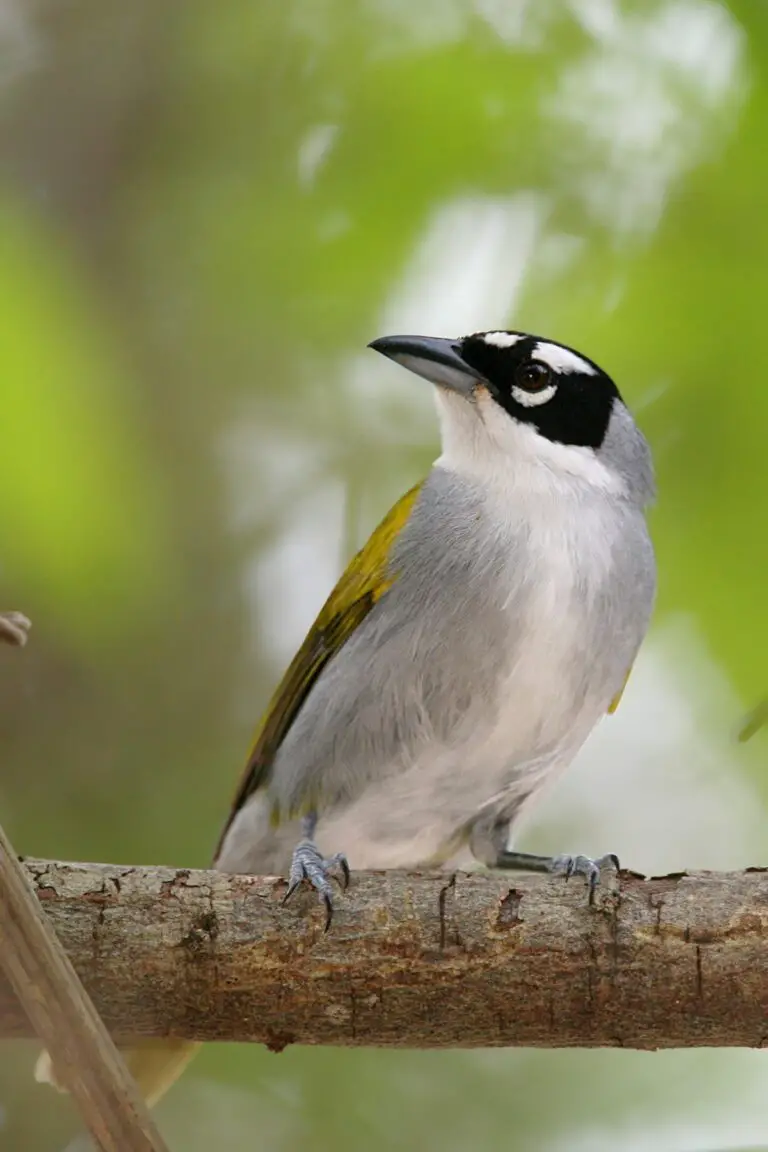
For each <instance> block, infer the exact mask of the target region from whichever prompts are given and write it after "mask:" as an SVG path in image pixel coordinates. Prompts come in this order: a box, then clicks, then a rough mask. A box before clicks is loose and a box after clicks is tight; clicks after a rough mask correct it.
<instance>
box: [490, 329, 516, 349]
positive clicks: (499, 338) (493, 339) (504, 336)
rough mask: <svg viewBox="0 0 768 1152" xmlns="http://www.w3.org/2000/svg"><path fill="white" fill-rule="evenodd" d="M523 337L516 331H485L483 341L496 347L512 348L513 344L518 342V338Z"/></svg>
mask: <svg viewBox="0 0 768 1152" xmlns="http://www.w3.org/2000/svg"><path fill="white" fill-rule="evenodd" d="M522 339H523V337H522V336H521V335H520V334H519V333H516V332H485V333H484V334H483V342H484V343H485V344H492V345H493V346H494V348H511V347H512V345H513V344H517V342H518V340H522Z"/></svg>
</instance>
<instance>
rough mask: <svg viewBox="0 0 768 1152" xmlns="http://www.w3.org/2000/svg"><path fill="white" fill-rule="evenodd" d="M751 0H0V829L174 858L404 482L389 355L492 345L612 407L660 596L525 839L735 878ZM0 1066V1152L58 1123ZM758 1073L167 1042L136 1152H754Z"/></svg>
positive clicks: (758, 377) (767, 627)
mask: <svg viewBox="0 0 768 1152" xmlns="http://www.w3.org/2000/svg"><path fill="white" fill-rule="evenodd" d="M767 80H768V5H766V4H765V3H763V2H758V0H749V2H748V0H742V2H741V3H738V2H734V3H730V4H725V3H714V2H711V0H636V2H635V3H631V2H625V3H620V2H618V0H570V2H568V3H566V2H556V0H474V2H471V0H441V2H438V0H419V2H418V3H417V2H411V3H405V2H402V0H368V2H367V3H353V2H351V0H297V2H295V3H290V4H282V5H279V4H267V3H263V2H262V3H253V2H244V0H230V2H229V3H227V4H217V5H214V4H213V3H207V4H206V3H201V2H199V0H187V2H186V3H184V4H181V3H176V4H155V3H150V2H149V0H133V2H132V3H129V4H126V3H123V4H117V3H115V2H114V0H99V2H96V0H70V2H69V3H67V4H56V3H52V2H50V0H39V2H38V3H36V4H25V3H24V2H23V0H2V2H0V82H1V87H0V317H2V320H1V321H0V331H1V332H2V337H1V338H0V382H1V383H0V397H1V398H2V408H1V411H2V417H3V423H2V427H3V433H2V446H1V447H0V510H1V516H0V523H1V524H2V536H1V537H0V601H1V603H0V606H1V607H4V608H20V609H23V610H24V611H25V612H27V613H28V614H29V615H30V616H31V617H32V619H33V621H34V631H33V639H32V642H31V644H30V645H29V647H28V648H27V649H26V650H25V651H24V652H23V653H18V652H11V651H10V650H7V651H2V652H0V683H1V684H2V693H0V740H1V741H2V753H3V769H2V774H1V777H2V778H1V779H0V815H1V817H2V821H3V823H4V824H5V826H6V827H7V828H8V831H9V832H10V834H11V835H12V837H13V839H14V842H15V843H16V845H17V847H18V848H19V850H20V851H23V852H25V853H29V854H34V855H40V856H50V857H64V858H70V859H95V860H99V859H102V860H105V859H107V860H113V861H126V862H134V863H138V862H142V863H151V862H157V863H172V864H178V865H205V864H206V863H207V862H208V859H209V856H210V852H211V850H212V847H213V845H214V843H215V840H216V837H217V833H218V829H219V825H220V823H221V821H222V820H223V818H224V816H225V813H226V810H227V806H228V803H229V799H230V796H231V794H232V791H233V788H234V786H235V782H236V780H237V777H238V775H239V772H240V768H241V765H242V762H243V759H244V756H245V752H246V749H247V746H248V742H249V739H250V735H251V732H252V730H253V728H254V725H255V723H256V720H257V718H258V715H259V712H260V710H261V708H262V706H263V705H264V704H265V702H266V700H267V698H268V695H269V693H270V690H271V688H272V686H273V685H274V683H275V680H276V678H277V677H278V676H279V674H280V672H281V670H282V667H283V666H284V664H285V662H286V661H287V659H288V658H289V657H290V656H291V654H292V652H293V650H294V648H295V647H296V645H297V644H298V643H299V641H300V640H301V638H302V636H303V634H304V631H305V629H306V628H307V626H308V625H309V624H310V622H311V620H312V618H313V615H314V613H315V611H316V610H317V608H318V607H319V605H320V604H321V602H322V601H323V599H324V598H325V596H326V594H327V592H328V591H329V589H330V587H331V585H332V583H333V580H334V578H335V577H336V575H337V574H338V573H339V571H340V568H341V565H342V564H343V562H344V559H345V558H346V557H347V556H348V555H349V553H350V552H351V550H352V549H353V548H354V547H355V546H356V545H358V544H359V543H361V542H362V540H363V539H364V538H365V535H366V533H367V532H368V531H369V530H370V529H371V528H372V527H373V525H374V524H375V522H376V520H377V518H378V517H379V516H380V515H381V514H382V513H383V512H384V511H385V510H386V508H387V507H388V506H389V505H390V503H391V502H392V501H393V500H394V499H395V498H396V497H397V496H398V495H399V494H400V493H401V492H403V491H404V490H405V489H406V488H407V487H408V486H409V485H410V484H412V483H413V482H414V481H415V480H416V479H418V478H419V477H420V476H421V475H422V474H423V473H424V472H425V470H426V469H427V468H428V466H429V464H430V462H431V460H432V459H433V458H434V457H435V455H436V454H437V440H436V425H435V421H434V418H433V412H432V403H431V397H430V394H429V386H428V385H426V384H424V383H423V382H419V381H418V380H417V379H416V378H415V377H409V376H408V375H407V374H406V373H404V372H402V371H399V370H397V369H395V368H394V367H393V366H391V365H388V364H386V362H385V361H383V360H382V359H381V358H379V357H376V356H375V355H374V354H373V353H370V352H367V351H366V350H365V345H366V343H367V342H368V341H369V340H370V339H372V338H373V337H375V336H377V335H383V334H385V333H387V332H392V331H397V330H404V331H422V332H428V333H432V334H435V335H458V334H463V333H466V332H470V331H473V330H476V329H478V328H495V327H505V326H512V327H521V328H527V329H530V330H533V331H535V332H538V333H541V334H544V335H547V336H551V337H553V338H556V339H559V340H563V341H565V342H568V343H572V344H574V345H575V346H576V347H577V348H580V349H582V350H583V351H584V352H586V353H587V354H588V355H589V356H591V357H593V358H595V359H596V360H597V361H598V362H600V363H601V364H602V365H603V366H604V367H605V368H606V369H607V370H608V371H610V372H611V373H612V374H613V375H614V377H615V378H616V379H617V381H618V382H619V386H620V387H621V389H622V391H623V393H624V395H625V397H626V398H627V399H628V401H629V402H630V404H631V405H632V406H633V408H634V409H635V411H636V413H637V416H638V419H639V420H640V422H641V424H642V425H643V427H644V429H645V430H646V432H647V434H648V436H649V438H650V440H651V443H652V445H653V449H654V453H655V458H656V464H657V470H658V478H659V489H660V498H659V501H658V505H657V508H656V509H655V511H654V513H653V517H652V528H653V533H654V537H655V541H656V544H657V550H658V558H659V565H660V575H661V590H660V599H659V603H658V610H657V614H656V618H655V624H654V629H653V632H652V635H651V637H650V639H649V641H648V643H647V644H646V646H645V648H644V651H643V654H642V658H641V660H640V661H639V664H638V667H637V669H636V672H635V675H634V676H633V678H632V680H631V682H630V686H629V688H628V690H627V692H626V694H625V697H624V701H623V703H622V707H621V709H620V710H619V712H618V714H617V715H616V716H615V717H614V718H612V719H610V720H606V721H605V722H604V724H603V725H602V726H601V728H600V730H599V731H598V733H597V734H596V735H595V737H594V738H593V739H592V741H590V743H589V745H588V746H587V747H586V749H585V750H584V752H583V754H582V755H581V756H580V758H579V762H578V764H577V765H575V766H574V768H573V770H572V771H571V773H570V774H569V775H568V777H567V778H566V779H565V780H564V781H563V782H562V784H560V785H558V787H557V788H556V789H555V790H554V791H553V792H552V794H551V796H550V797H549V798H548V799H547V801H546V802H545V803H543V804H542V805H541V806H540V808H539V809H538V810H537V812H536V814H535V820H536V823H535V825H533V824H532V825H531V826H530V827H529V828H527V829H526V831H525V835H524V837H523V842H524V843H525V844H526V845H528V846H532V845H535V846H536V847H537V848H538V849H546V848H550V849H553V850H557V851H568V850H579V851H582V850H583V851H587V852H589V853H593V854H600V853H602V852H604V851H609V850H612V851H616V852H618V853H619V854H620V856H621V858H622V861H623V862H624V863H625V864H627V865H628V866H631V867H632V868H635V869H637V870H641V871H646V872H652V871H661V870H667V869H673V868H684V867H686V866H690V867H712V868H715V867H727V866H742V865H748V864H758V863H762V864H765V863H766V862H768V851H766V835H765V825H766V815H767V812H766V805H768V773H766V771H765V764H766V758H767V757H768V742H767V741H768V738H767V737H766V736H765V735H764V734H761V735H759V736H758V737H756V739H755V740H753V741H752V742H751V743H750V744H748V745H738V744H737V743H736V742H735V739H734V732H735V728H736V726H737V724H738V721H739V718H740V716H741V715H742V714H743V712H744V711H745V710H746V709H748V708H749V707H751V706H753V705H754V704H755V703H756V702H757V701H758V700H759V699H760V698H761V697H762V696H764V695H765V694H766V693H767V692H768V659H767V658H766V655H765V647H766V642H767V641H768V597H767V596H766V595H765V591H764V589H765V580H766V574H768V535H767V534H766V531H765V511H764V510H765V507H766V500H768V467H766V459H767V458H768V457H767V451H766V443H767V440H766V424H767V423H768V340H766V327H767V322H766V307H767V305H768V191H767V190H768V147H766V144H767V143H768V88H767V87H766V82H767ZM33 1056H34V1051H33V1048H32V1046H31V1045H30V1046H11V1045H5V1046H2V1047H0V1148H8V1149H14V1150H16V1149H20V1150H22V1152H37V1150H41V1152H42V1150H43V1149H46V1150H47V1149H54V1148H60V1147H61V1146H62V1145H63V1144H64V1143H66V1141H67V1139H68V1138H69V1137H70V1136H71V1134H72V1133H73V1132H74V1131H75V1129H76V1127H77V1124H76V1120H75V1117H74V1113H73V1110H72V1108H71V1106H70V1104H69V1102H68V1101H66V1100H62V1099H59V1098H58V1097H55V1096H54V1095H53V1093H50V1092H49V1091H48V1090H46V1089H43V1088H42V1087H40V1086H37V1085H35V1084H34V1083H33V1082H32V1079H31V1069H32V1062H33ZM766 1084H768V1065H766V1063H765V1057H764V1055H763V1054H762V1053H760V1052H738V1051H734V1052H728V1051H725V1052H719V1051H712V1052H706V1051H695V1052H679V1053H660V1054H637V1053H630V1052H615V1051H610V1052H530V1051H511V1052H488V1053H485V1052H472V1053H461V1052H448V1053H408V1052H376V1051H364V1052H357V1051H333V1050H324V1049H318V1050H301V1049H290V1050H288V1051H286V1052H284V1053H283V1054H282V1055H280V1056H275V1055H272V1054H270V1053H268V1052H266V1051H263V1050H261V1049H259V1048H256V1047H255V1046H254V1047H242V1048H238V1047H234V1046H221V1047H218V1048H215V1047H210V1048H207V1049H206V1050H205V1052H204V1053H203V1055H202V1056H201V1057H200V1058H199V1059H198V1060H197V1061H196V1062H195V1063H194V1065H193V1066H192V1068H191V1070H190V1072H189V1074H188V1075H187V1076H186V1077H185V1078H184V1079H183V1080H182V1081H181V1082H180V1083H179V1084H178V1085H177V1086H176V1087H175V1088H174V1089H173V1091H172V1092H171V1093H170V1095H169V1096H168V1097H167V1098H166V1099H165V1100H164V1101H163V1103H162V1104H161V1106H160V1108H159V1109H158V1117H159V1119H160V1122H161V1124H162V1126H163V1129H164V1131H165V1132H166V1134H167V1137H168V1139H169V1141H170V1142H171V1145H172V1147H174V1148H178V1149H182V1148H183V1149H185V1150H186V1152H198V1150H200V1152H202V1150H208V1149H214V1148H215V1149H217V1150H221V1152H228V1150H230V1149H231V1150H235V1149H238V1150H239V1149H246V1148H247V1149H250V1148H254V1149H256V1148H258V1149H269V1150H270V1152H272V1150H280V1152H283V1150H284V1152H289V1150H298V1149H304V1148H312V1149H314V1150H315V1152H323V1150H326V1149H327V1150H328V1152H347V1150H349V1152H351V1150H353V1149H358V1148H359V1147H360V1146H361V1145H363V1144H364V1145H365V1147H366V1148H367V1149H368V1150H369V1152H384V1150H387V1149H395V1148H397V1149H421V1148H436V1149H441V1150H454V1149H455V1150H457V1152H459V1150H461V1152H463V1150H466V1149H475V1148H478V1149H486V1148H487V1149H490V1148H506V1149H510V1150H518V1149H520V1150H528V1149H545V1150H547V1152H549V1150H552V1152H566V1150H567V1152H592V1150H597V1152H602V1150H604V1149H605V1150H606V1152H607V1150H613V1149H616V1148H621V1149H629V1150H631V1152H633V1150H641V1149H653V1150H654V1152H657V1150H658V1149H671V1150H674V1152H678V1150H679V1152H685V1150H696V1152H699V1150H701V1152H707V1150H714V1149H720V1148H756V1147H760V1146H763V1145H765V1146H768V1094H767V1093H766V1090H765V1089H766Z"/></svg>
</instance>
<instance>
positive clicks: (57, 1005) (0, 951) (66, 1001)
mask: <svg viewBox="0 0 768 1152" xmlns="http://www.w3.org/2000/svg"><path fill="white" fill-rule="evenodd" d="M29 628H30V622H29V620H28V619H27V617H26V616H23V615H22V614H21V613H20V612H3V613H0V640H3V641H5V642H6V643H9V644H15V645H17V646H21V645H23V644H25V643H26V641H27V633H28V631H29ZM0 966H2V968H3V970H4V971H5V975H6V976H7V978H8V983H9V984H10V986H11V988H12V989H13V991H14V992H15V994H16V996H17V998H18V1001H19V1003H20V1005H21V1007H22V1008H23V1009H24V1011H25V1013H26V1015H27V1018H28V1019H29V1022H30V1024H31V1025H32V1028H33V1029H34V1031H35V1033H36V1035H37V1036H38V1037H39V1038H40V1039H41V1040H42V1042H43V1043H44V1044H45V1046H46V1048H47V1049H48V1052H49V1053H50V1055H51V1058H52V1060H53V1064H54V1067H55V1068H56V1073H57V1076H58V1077H59V1078H60V1079H61V1081H62V1083H63V1084H64V1085H65V1086H66V1087H67V1088H68V1089H69V1091H70V1092H71V1093H72V1096H73V1097H74V1099H75V1101H76V1103H77V1104H78V1106H79V1108H80V1111H81V1113H82V1116H83V1120H84V1122H85V1124H86V1125H87V1127H88V1129H89V1131H90V1133H91V1135H92V1137H93V1139H94V1141H95V1142H96V1144H97V1146H98V1147H99V1148H100V1149H103V1152H167V1148H166V1145H165V1143H164V1141H163V1140H162V1139H161V1137H160V1133H159V1132H158V1131H157V1129H156V1127H155V1125H154V1123H153V1121H152V1119H151V1117H150V1115H149V1111H148V1109H147V1107H146V1105H145V1104H144V1101H143V1100H142V1099H141V1096H140V1095H139V1091H138V1088H137V1087H136V1084H135V1082H134V1080H133V1078H132V1077H131V1075H130V1073H129V1072H128V1069H127V1068H126V1066H125V1063H124V1062H123V1059H122V1057H121V1056H120V1053H119V1052H118V1051H117V1048H116V1047H115V1045H114V1043H113V1042H112V1039H111V1037H110V1035H109V1033H108V1032H107V1029H106V1028H105V1026H104V1024H103V1023H102V1021H101V1019H100V1017H99V1015H98V1013H97V1012H96V1009H95V1008H94V1006H93V1004H92V1003H91V1000H90V998H89V996H88V993H87V992H86V991H85V989H84V988H83V985H82V984H81V983H80V979H79V977H78V975H77V973H76V972H75V970H74V968H73V967H72V964H71V962H70V960H69V958H68V956H67V954H66V952H65V951H64V949H63V948H62V946H61V944H60V942H59V940H58V937H57V936H56V933H55V931H54V929H53V928H52V926H51V923H50V921H49V920H48V918H47V917H46V915H45V913H44V912H43V911H42V909H41V907H40V903H39V901H38V899H37V893H36V891H35V888H34V887H33V885H32V883H31V881H30V878H29V874H28V873H27V871H26V870H25V869H24V867H23V866H22V865H21V864H20V863H19V858H18V856H17V855H16V853H15V852H14V850H13V847H12V846H11V843H10V841H9V840H8V837H7V836H6V834H5V832H4V831H3V829H2V827H0Z"/></svg>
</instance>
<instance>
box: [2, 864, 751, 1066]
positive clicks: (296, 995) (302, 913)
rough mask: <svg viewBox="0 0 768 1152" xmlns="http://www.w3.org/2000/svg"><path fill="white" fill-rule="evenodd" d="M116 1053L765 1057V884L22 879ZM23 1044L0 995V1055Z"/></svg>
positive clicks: (127, 876)
mask: <svg viewBox="0 0 768 1152" xmlns="http://www.w3.org/2000/svg"><path fill="white" fill-rule="evenodd" d="M26 866H27V869H28V871H29V874H30V876H31V878H32V880H33V882H34V884H35V886H36V889H37V893H38V896H39V898H40V900H41V902H42V905H43V907H44V908H45V910H46V911H47V913H48V915H49V916H50V918H51V921H52V923H53V926H54V927H55V929H56V932H57V934H58V936H59V938H60V939H61V940H62V942H63V943H64V945H65V947H66V949H67V951H68V953H69V955H70V957H71V959H72V961H73V963H74V965H75V968H76V969H77V971H78V973H79V975H80V976H81V977H82V979H83V981H84V983H85V986H86V988H87V989H88V991H89V992H90V994H91V996H92V998H93V1000H94V1003H95V1004H96V1006H97V1008H98V1010H99V1012H100V1013H101V1015H102V1017H103V1018H104V1020H105V1022H106V1023H107V1025H108V1027H109V1028H110V1030H111V1031H112V1032H113V1034H114V1035H115V1036H116V1037H118V1038H120V1039H123V1040H124V1039H127V1038H131V1037H136V1036H155V1037H157V1036H164V1035H173V1036H176V1037H183V1038H188V1039H195V1040H250V1041H261V1042H264V1043H266V1044H268V1045H270V1047H273V1048H281V1047H283V1046H284V1045H286V1044H289V1043H304V1044H340V1045H376V1046H399V1047H457V1048H467V1047H474V1046H492V1045H496V1046H500V1045H542V1046H557V1047H559V1046H566V1045H584V1046H593V1045H614V1046H622V1047H632V1048H659V1047H680V1046H688V1045H718V1046H719V1045H742V1046H762V1045H763V1044H764V1043H766V1042H767V1041H768V872H766V871H762V870H761V871H758V870H751V871H747V872H742V873H692V874H682V875H672V876H665V877H661V878H655V879H650V880H643V879H642V878H640V877H638V876H636V875H634V874H633V873H627V872H624V873H622V874H621V877H620V878H619V879H618V880H616V879H615V878H610V879H609V880H608V881H607V883H605V884H602V885H601V887H600V889H599V890H598V896H597V900H596V902H595V906H594V907H592V908H589V907H588V906H587V901H586V893H585V889H584V887H583V886H582V885H581V884H580V883H579V882H577V881H573V880H572V881H571V882H570V883H568V884H566V883H565V882H564V881H563V880H562V879H551V880H550V879H541V878H534V877H528V876H508V877H504V876H500V875H499V874H492V875H490V874H480V873H475V874H464V873H459V874H457V875H456V877H455V879H452V878H451V877H450V876H449V875H445V874H434V873H433V874H429V875H415V874H408V873H357V874H353V879H352V885H351V887H350V888H349V890H348V891H347V892H346V893H345V894H343V895H340V896H339V899H338V902H337V912H336V915H335V917H334V921H333V925H332V927H331V930H330V932H329V933H328V934H327V935H326V934H324V933H323V931H322V924H323V911H322V909H321V908H320V907H319V905H318V904H317V902H316V900H315V897H314V894H313V893H311V892H301V891H300V892H298V893H297V894H296V896H295V897H294V899H293V901H292V902H291V903H290V904H289V905H288V906H286V907H282V906H281V904H280V900H281V898H282V896H283V894H284V892H285V882H284V881H283V880H281V879H278V878H275V877H266V878H265V877H249V876H227V875H225V874H223V873H219V872H195V871H189V870H187V869H169V868H130V867H120V866H117V865H97V864H62V863H52V862H49V861H36V860H28V861H27V862H26ZM29 1034H30V1028H29V1024H28V1023H27V1019H26V1016H25V1015H24V1013H23V1011H22V1010H21V1009H20V1007H19V1005H18V1004H17V1003H16V1001H15V999H14V997H13V994H12V993H11V991H10V989H9V988H8V987H7V986H6V985H2V984H0V1035H3V1036H28V1035H29Z"/></svg>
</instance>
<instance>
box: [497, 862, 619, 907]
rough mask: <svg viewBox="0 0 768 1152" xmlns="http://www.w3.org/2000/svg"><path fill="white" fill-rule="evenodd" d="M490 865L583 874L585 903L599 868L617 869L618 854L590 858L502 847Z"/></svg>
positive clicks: (592, 894)
mask: <svg viewBox="0 0 768 1152" xmlns="http://www.w3.org/2000/svg"><path fill="white" fill-rule="evenodd" d="M491 866H492V867H493V868H505V869H510V870H513V871H520V872H551V873H553V874H554V875H556V876H565V878H566V880H569V879H570V878H571V876H583V877H584V878H585V880H586V882H587V887H588V888H589V903H590V904H593V903H594V900H595V888H596V887H597V885H598V883H599V881H600V873H601V871H602V869H604V868H605V869H608V868H612V869H614V871H616V872H618V870H619V858H618V856H616V855H614V853H613V852H609V853H608V854H607V855H606V856H600V857H599V858H598V859H597V860H592V859H591V858H590V857H589V856H570V855H562V856H535V855H533V854H532V853H530V852H512V851H510V850H509V849H502V850H501V851H499V852H498V854H497V855H496V858H495V859H494V860H493V861H492V862H491Z"/></svg>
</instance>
